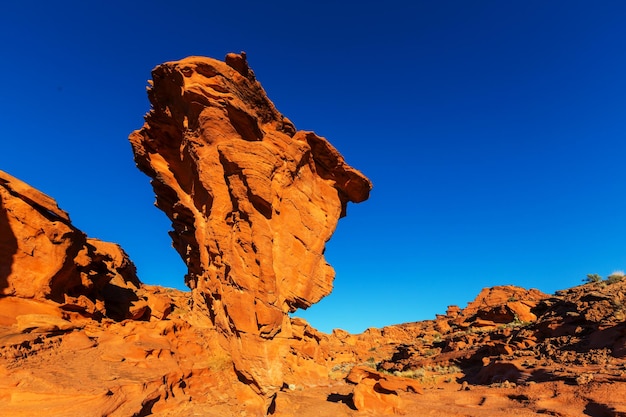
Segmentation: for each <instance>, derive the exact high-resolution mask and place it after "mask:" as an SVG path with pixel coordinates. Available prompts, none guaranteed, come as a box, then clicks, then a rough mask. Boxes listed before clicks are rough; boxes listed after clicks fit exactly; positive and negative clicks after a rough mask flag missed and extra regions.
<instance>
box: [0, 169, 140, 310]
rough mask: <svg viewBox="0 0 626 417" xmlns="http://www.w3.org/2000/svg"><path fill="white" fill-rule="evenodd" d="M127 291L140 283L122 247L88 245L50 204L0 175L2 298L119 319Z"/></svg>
mask: <svg viewBox="0 0 626 417" xmlns="http://www.w3.org/2000/svg"><path fill="white" fill-rule="evenodd" d="M129 285H130V286H133V288H135V289H137V288H138V286H139V285H140V283H139V280H138V279H137V277H136V275H135V267H134V265H133V264H132V262H130V260H129V259H128V257H127V256H126V254H125V253H124V252H123V251H122V249H121V248H120V247H119V246H118V245H115V244H113V243H107V242H102V241H100V240H98V239H88V238H87V237H86V236H85V234H84V233H82V232H81V231H80V230H78V229H76V228H75V227H74V226H73V225H72V224H71V222H70V218H69V216H68V215H67V213H66V212H64V211H63V210H61V209H60V208H59V207H58V206H57V203H56V202H55V201H54V200H53V199H52V198H50V197H48V196H47V195H45V194H43V193H42V192H40V191H38V190H36V189H34V188H32V187H30V186H29V185H27V184H25V183H23V182H22V181H20V180H18V179H16V178H14V177H12V176H10V175H9V174H7V173H5V172H2V171H0V294H4V295H12V296H17V297H23V298H34V299H50V300H53V301H56V302H58V303H63V304H64V306H65V307H67V308H68V309H69V310H74V311H82V312H83V313H85V314H101V315H108V316H110V317H115V318H119V319H121V318H124V314H125V311H126V310H127V306H126V305H125V300H123V299H120V297H119V296H118V292H116V288H119V289H121V288H122V287H124V288H126V287H127V286H129Z"/></svg>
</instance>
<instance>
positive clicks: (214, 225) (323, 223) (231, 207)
mask: <svg viewBox="0 0 626 417" xmlns="http://www.w3.org/2000/svg"><path fill="white" fill-rule="evenodd" d="M152 76H153V82H152V87H151V88H149V90H148V95H149V98H150V101H151V103H152V110H151V111H150V113H149V114H148V115H147V116H146V122H145V125H144V127H143V128H142V129H141V130H139V131H136V132H134V133H133V134H131V136H130V141H131V144H132V147H133V150H134V153H135V160H136V162H137V165H138V166H139V168H140V169H141V170H142V171H144V172H145V173H146V174H147V175H149V176H150V177H151V178H152V185H153V187H154V191H155V193H156V196H157V201H156V204H157V206H158V207H159V208H161V209H162V210H163V211H164V212H165V213H166V214H167V215H168V216H169V218H170V219H171V220H172V223H173V228H174V231H173V232H172V233H171V236H172V239H173V242H174V247H175V248H176V250H177V251H178V252H179V253H180V255H181V256H182V258H183V260H184V261H185V263H186V264H187V266H188V274H187V276H186V283H187V285H188V286H189V287H190V288H191V289H192V290H193V291H194V293H195V294H196V295H198V297H197V298H196V300H198V299H200V298H202V299H203V302H205V303H206V304H207V306H208V308H209V310H210V314H211V316H212V318H213V320H214V322H215V324H216V325H217V327H218V329H219V330H220V331H221V332H222V333H223V334H224V335H225V336H226V338H227V339H228V343H229V344H230V350H231V351H232V353H233V358H234V360H235V367H236V369H237V371H238V373H239V374H240V377H241V378H242V379H244V380H248V381H250V382H252V383H253V384H254V385H255V386H256V387H257V389H258V390H259V392H261V393H262V394H264V395H272V394H273V393H274V392H275V391H276V390H277V389H278V388H280V387H281V386H282V384H283V372H282V365H281V362H282V358H284V356H285V355H286V354H287V351H288V350H289V346H288V344H286V343H284V341H283V342H279V341H275V342H273V343H270V342H268V341H270V340H278V339H285V338H290V337H291V331H292V330H291V324H290V323H291V322H290V319H289V317H288V313H289V312H293V311H295V310H296V309H298V308H307V307H309V306H310V305H311V304H313V303H315V302H317V301H319V300H320V299H321V298H322V297H324V296H326V295H328V294H329V293H330V291H331V288H332V281H333V278H334V271H333V269H332V268H331V267H330V265H328V264H327V263H326V261H325V260H324V255H323V254H324V246H325V243H326V242H327V241H328V239H329V238H330V236H331V234H332V233H333V231H334V229H335V226H336V224H337V221H338V219H339V218H340V217H341V216H343V215H345V213H346V205H347V203H348V202H361V201H363V200H365V199H367V198H368V195H369V192H370V189H371V184H370V182H369V181H368V180H367V178H365V177H364V176H363V175H362V174H361V173H360V172H358V171H357V170H355V169H353V168H351V167H350V166H348V165H347V164H346V163H345V162H344V160H343V158H342V157H341V155H340V154H339V152H337V150H336V149H335V148H333V147H332V146H331V145H330V144H329V143H328V142H327V141H326V139H324V138H321V137H319V136H317V135H316V134H314V133H312V132H304V131H297V130H296V128H295V127H294V125H293V124H292V123H291V122H290V121H289V120H288V119H287V118H285V117H284V116H283V115H281V114H280V113H279V112H278V111H277V110H276V108H275V107H274V105H273V104H272V103H271V101H270V100H269V99H268V98H267V96H266V94H265V92H264V90H263V89H262V87H261V85H260V84H259V83H258V82H257V81H256V79H255V76H254V73H253V72H252V70H251V69H250V68H248V65H247V62H246V58H245V54H242V55H237V54H229V55H228V56H227V57H226V62H221V61H217V60H214V59H209V58H202V57H190V58H186V59H183V60H181V61H177V62H169V63H165V64H163V65H160V66H158V67H156V68H155V69H154V70H153V72H152Z"/></svg>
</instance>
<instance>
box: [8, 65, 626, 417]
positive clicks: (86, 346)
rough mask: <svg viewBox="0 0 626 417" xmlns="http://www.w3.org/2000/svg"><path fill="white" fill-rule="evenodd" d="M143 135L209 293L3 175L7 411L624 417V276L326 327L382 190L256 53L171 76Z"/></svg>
mask: <svg viewBox="0 0 626 417" xmlns="http://www.w3.org/2000/svg"><path fill="white" fill-rule="evenodd" d="M150 98H151V101H152V104H153V110H152V111H151V112H150V113H149V114H148V116H147V117H146V124H145V126H144V127H143V129H141V130H140V131H137V132H135V133H133V134H132V135H131V143H132V144H133V149H134V151H135V158H136V161H137V163H138V165H139V166H140V168H141V169H142V170H144V171H145V172H146V173H148V175H150V176H151V177H152V183H153V186H154V189H155V192H156V194H157V205H158V206H159V207H161V208H162V209H163V210H164V211H165V212H166V213H167V214H168V216H170V218H171V219H172V222H173V226H174V231H173V232H172V238H173V240H174V246H175V248H176V249H177V250H178V251H179V253H180V254H181V256H182V257H183V258H184V259H185V261H186V262H187V265H188V267H189V272H188V274H187V277H186V280H187V283H188V285H189V286H190V287H191V288H192V291H191V292H182V291H178V290H173V289H166V288H161V287H158V286H148V285H143V284H142V283H141V282H140V281H139V280H138V278H137V276H136V274H135V268H134V266H133V264H132V262H131V261H130V260H129V259H128V257H127V256H126V254H125V253H124V251H123V250H122V249H121V248H120V247H119V246H117V245H115V244H113V243H106V242H102V241H99V240H97V239H92V238H88V237H87V236H86V235H85V234H84V233H83V232H81V231H80V230H78V229H77V228H76V227H74V226H73V225H72V223H71V222H70V218H69V216H68V215H67V213H65V212H64V211H63V210H61V209H60V208H59V207H58V206H57V203H56V202H55V201H54V200H53V199H52V198H50V197H48V196H46V195H45V194H43V193H41V192H40V191H37V190H35V189H34V188H32V187H30V186H28V185H27V184H24V183H23V182H21V181H19V180H17V179H15V178H13V177H11V176H10V175H8V174H6V173H4V172H2V171H0V406H1V410H2V411H1V414H2V416H3V417H17V416H20V417H21V416H31V415H45V416H67V417H70V416H72V417H73V416H77V415H80V416H86V417H102V416H107V417H109V416H110V417H127V416H136V417H143V416H149V415H154V416H162V417H165V416H167V417H178V416H180V417H183V416H185V417H187V416H193V415H195V416H204V417H224V416H243V417H251V416H254V417H257V416H266V415H271V416H274V417H313V416H316V417H317V416H333V417H353V416H357V415H366V416H381V415H392V414H397V415H405V416H424V415H434V416H447V417H457V416H458V417H461V416H462V417H467V416H472V417H474V416H475V417H493V416H501V415H507V416H511V417H522V416H537V415H542V416H543V415H552V416H562V417H575V416H576V417H578V416H594V417H600V416H609V417H622V416H626V401H625V400H624V399H625V398H626V307H625V306H626V278H625V277H623V276H614V277H611V279H608V280H606V281H599V282H591V283H587V284H585V285H581V286H578V287H574V288H570V289H568V290H564V291H558V292H557V293H555V294H553V295H548V294H544V293H542V292H540V291H538V290H532V289H531V290H526V289H523V288H519V287H514V286H499V287H494V288H486V289H483V290H482V291H481V292H480V294H479V295H478V296H477V297H476V298H475V299H474V300H473V301H471V302H469V303H468V305H467V306H466V307H465V308H461V307H459V306H450V307H449V308H448V310H447V311H446V313H445V314H440V315H437V316H436V317H435V318H434V319H433V320H425V321H421V322H413V323H405V324H399V325H393V326H387V327H383V328H381V329H377V328H370V329H368V330H366V331H365V332H363V333H361V334H350V333H348V332H346V331H343V330H340V329H335V330H334V331H333V332H332V333H331V334H324V333H321V332H319V331H317V330H316V329H314V328H313V327H311V326H310V325H309V324H308V323H307V322H306V321H304V320H302V319H299V318H290V317H289V316H288V315H287V313H288V312H290V311H293V310H294V309H296V308H304V307H306V306H309V305H310V304H312V303H314V302H316V301H318V300H319V299H320V298H322V297H323V296H324V295H326V294H327V293H328V292H329V291H330V288H331V284H332V277H333V273H332V269H331V268H330V266H328V265H327V264H326V262H325V261H324V258H323V251H324V243H325V242H326V240H327V239H328V238H329V236H330V234H331V233H332V231H333V229H334V227H335V224H336V222H337V220H338V218H339V217H340V216H341V215H344V214H345V212H346V205H347V203H348V202H349V201H353V202H358V201H362V200H364V199H365V198H367V195H368V192H369V190H370V184H369V182H368V181H367V180H366V179H365V178H364V177H363V176H362V175H361V174H359V173H358V172H357V171H355V170H354V169H352V168H350V167H348V166H347V165H346V164H345V162H344V161H343V159H342V158H341V156H340V155H339V154H338V153H337V151H336V150H335V149H334V148H332V147H331V146H330V145H329V144H328V142H326V140H324V139H323V138H319V137H317V136H316V135H315V134H313V133H310V132H299V131H296V130H295V128H294V127H293V124H292V123H290V122H289V121H288V120H287V119H285V118H283V117H282V116H281V115H280V114H279V113H278V111H277V110H276V109H275V108H274V106H273V105H272V104H271V102H270V101H269V100H268V99H267V97H266V96H265V93H264V92H263V90H262V89H261V87H260V85H259V84H258V83H257V82H256V80H255V78H254V74H253V72H252V71H251V70H250V69H249V68H248V66H247V63H246V60H245V56H244V55H235V54H231V55H229V56H227V58H226V63H222V62H219V61H215V60H211V59H207V58H188V59H185V60H182V61H179V62H173V63H167V64H164V65H162V66H159V67H157V68H156V69H155V70H154V85H153V87H152V89H151V90H150Z"/></svg>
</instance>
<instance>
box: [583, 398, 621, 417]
mask: <svg viewBox="0 0 626 417" xmlns="http://www.w3.org/2000/svg"><path fill="white" fill-rule="evenodd" d="M583 412H584V413H585V415H586V416H591V417H612V416H616V415H618V414H616V412H615V409H613V408H611V407H609V406H606V405H604V404H600V403H597V402H594V401H591V402H589V403H588V404H587V406H586V407H585V410H584V411H583Z"/></svg>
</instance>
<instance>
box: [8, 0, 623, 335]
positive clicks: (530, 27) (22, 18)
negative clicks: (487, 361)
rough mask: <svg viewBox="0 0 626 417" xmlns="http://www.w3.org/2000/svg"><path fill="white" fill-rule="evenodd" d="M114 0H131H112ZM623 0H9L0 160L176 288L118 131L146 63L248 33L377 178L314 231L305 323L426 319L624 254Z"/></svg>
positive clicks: (137, 98) (288, 103) (149, 198)
mask: <svg viewBox="0 0 626 417" xmlns="http://www.w3.org/2000/svg"><path fill="white" fill-rule="evenodd" d="M126 3H129V4H126ZM625 21H626V3H625V2H623V1H601V2H592V1H575V0H568V1H559V0H554V1H550V2H545V1H538V0H537V1H534V0H525V1H521V0H520V1H495V0H494V1H473V2H470V1H446V0H442V1H411V2H409V1H406V2H402V1H395V0H390V1H386V2H370V1H359V2H351V1H347V2H330V1H316V2H257V1H254V2H252V1H250V2H249V1H238V2H225V1H221V2H215V3H213V2H200V1H188V2H171V1H168V2H165V1H151V2H142V1H136V2H119V1H109V2H100V1H98V2H89V1H81V2H67V1H56V2H47V1H46V2H44V1H31V2H20V3H19V5H18V4H17V2H16V3H15V4H10V3H9V2H4V3H3V4H2V5H1V6H0V36H1V39H2V42H0V54H1V56H2V65H0V77H1V79H2V80H3V83H2V92H1V96H0V97H1V98H2V99H1V100H0V129H1V132H2V133H1V136H0V138H1V139H0V140H1V141H2V142H1V143H2V146H1V148H0V169H2V170H4V171H7V172H9V173H10V174H12V175H14V176H17V177H18V178H20V179H22V180H24V181H26V182H28V183H30V184H31V185H33V186H35V187H37V188H39V189H41V190H42V191H44V192H46V193H48V194H50V195H51V196H53V197H54V198H55V199H56V200H57V201H58V202H59V205H60V206H61V207H62V208H63V209H65V210H67V211H68V212H69V213H70V215H71V217H72V220H73V221H74V223H75V224H76V226H78V227H79V228H81V229H82V230H84V231H85V232H86V233H87V234H88V235H89V236H93V237H98V238H101V239H104V240H108V241H114V242H118V243H120V244H121V245H122V247H123V248H124V249H125V250H126V251H127V252H128V253H129V254H130V256H131V258H132V259H133V260H134V262H135V263H136V265H137V267H138V270H139V274H140V277H141V279H142V280H143V281H144V282H147V283H150V284H161V285H167V286H174V287H178V288H183V275H184V271H185V267H184V265H183V263H182V261H180V259H179V258H178V255H177V254H176V253H175V251H174V250H173V249H171V243H170V240H169V236H168V235H167V231H168V230H169V221H168V220H167V218H166V217H165V215H163V214H162V213H161V212H160V211H159V210H157V209H156V208H154V207H153V201H154V196H153V194H152V190H151V187H150V185H149V181H148V178H147V177H145V176H144V175H143V174H141V173H140V172H139V171H138V170H137V169H136V168H135V166H134V162H133V160H132V153H131V149H130V145H129V144H128V141H127V136H128V134H129V133H130V132H131V131H132V130H134V129H137V128H139V127H141V125H142V123H143V119H142V118H143V115H144V114H145V113H146V112H147V111H148V109H149V104H148V101H147V98H146V94H145V86H146V80H147V79H148V78H149V77H150V70H151V69H152V68H153V67H154V66H156V65H158V64H159V63H162V62H164V61H170V60H176V59H180V58H183V57H185V56H188V55H205V56H211V57H215V58H220V59H221V58H223V57H224V55H225V54H226V53H228V52H239V51H242V50H243V51H246V52H247V53H248V60H249V62H250V65H251V66H252V68H253V69H254V71H255V72H256V75H257V78H258V79H259V80H260V81H261V83H262V84H263V86H264V87H265V89H266V91H267V92H268V95H269V97H270V98H271V99H272V100H273V101H274V103H275V104H276V106H277V107H278V109H279V110H280V111H281V112H282V113H283V114H285V115H286V116H287V117H289V118H290V119H291V120H292V121H293V122H294V123H295V124H296V126H297V127H298V128H299V129H303V130H314V131H315V132H317V133H318V134H320V135H322V136H325V137H326V138H328V139H329V140H330V141H331V143H333V144H334V145H335V146H336V147H337V148H338V149H339V150H340V151H341V152H342V153H343V154H344V156H345V158H346V160H347V161H348V162H349V163H350V164H351V165H352V166H354V167H356V168H358V169H360V170H361V171H362V172H363V173H365V174H366V175H367V176H368V177H369V178H370V179H371V180H372V182H373V183H374V189H373V191H372V194H371V198H370V200H368V201H367V202H364V203H362V204H359V205H351V206H350V207H349V208H348V217H346V218H344V219H342V220H341V221H340V222H339V225H338V228H337V232H336V233H335V235H334V236H333V238H332V239H331V241H330V242H329V244H328V248H327V251H326V254H327V259H328V261H329V262H330V263H331V264H332V265H333V266H334V267H335V270H336V272H337V278H336V280H335V291H334V292H333V294H331V295H330V296H329V297H327V298H326V299H324V300H323V301H321V302H320V303H319V304H317V305H315V306H313V307H311V308H310V309H309V310H308V311H306V312H302V313H301V314H300V313H299V315H301V316H303V317H305V318H306V319H307V320H309V321H310V322H311V323H312V324H313V325H314V326H316V327H317V328H319V329H321V330H324V331H330V330H331V329H332V328H335V327H339V328H344V329H346V330H349V331H352V332H359V331H362V330H364V329H365V328H367V327H380V326H384V325H387V324H393V323H401V322H408V321H416V320H422V319H429V318H433V317H434V315H435V313H443V312H444V311H445V309H446V306H447V305H448V304H459V305H461V306H464V305H465V304H466V303H467V302H468V301H470V300H471V299H473V298H474V297H475V295H476V294H477V293H478V292H479V291H480V289H481V288H483V287H486V286H493V285H500V284H516V285H520V286H524V287H534V288H539V289H540V290H543V291H545V292H549V293H550V292H554V291H555V290H558V289H562V288H566V287H569V286H573V285H577V284H579V283H580V282H581V280H582V279H583V278H584V277H585V275H586V274H587V273H599V274H600V275H603V276H606V275H608V274H610V273H611V272H613V271H614V270H620V269H624V268H626V250H625V245H624V236H626V233H625V232H626V220H625V219H624V215H623V213H624V207H625V206H626V193H625V192H624V185H625V184H626V164H625V162H624V156H625V153H626V141H625V140H624V135H625V132H626V117H625V111H626V77H625V75H624V74H626V55H625V54H624V51H626V25H625V24H624V22H625Z"/></svg>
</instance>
